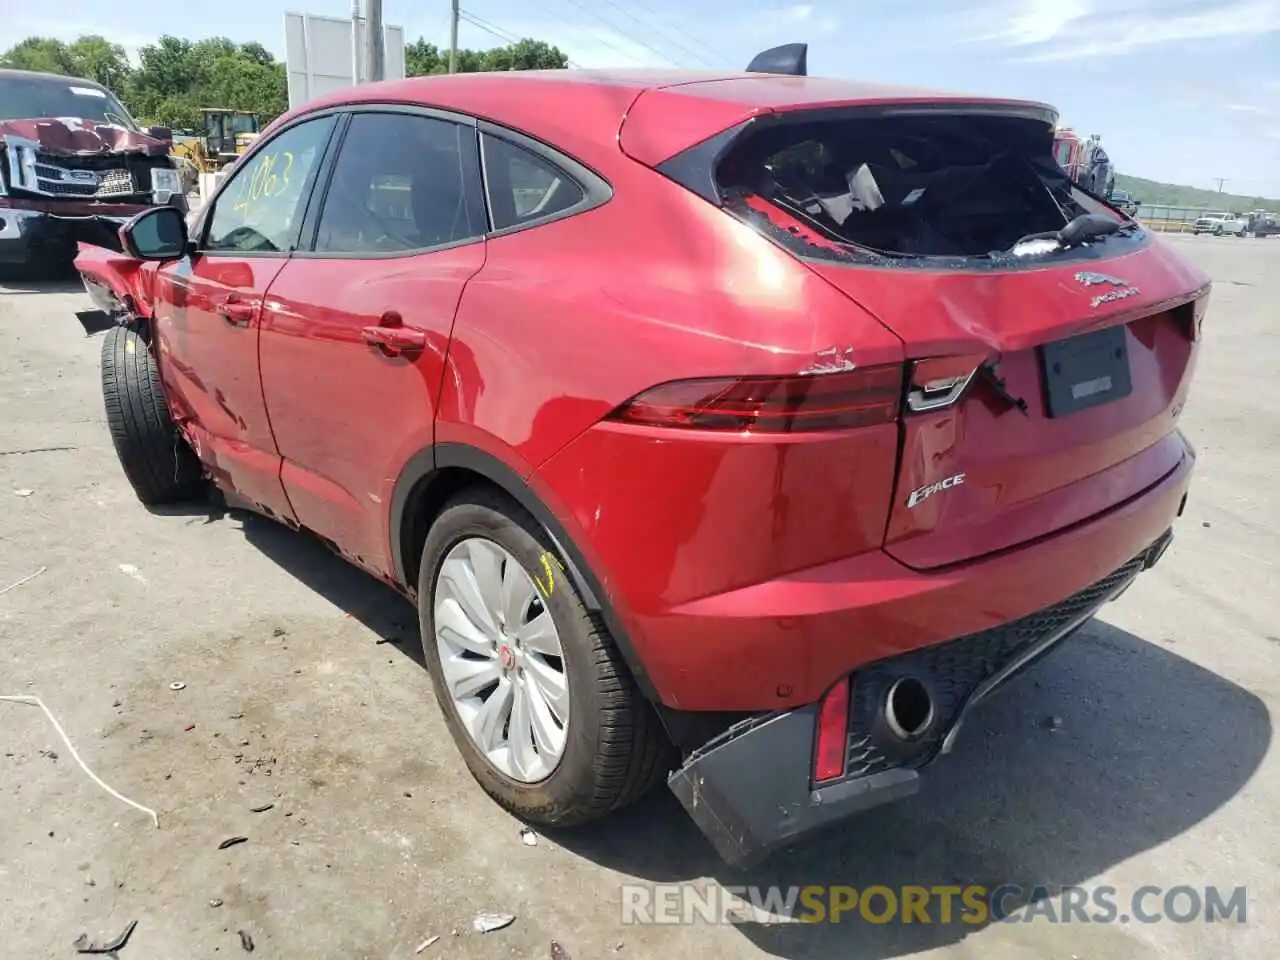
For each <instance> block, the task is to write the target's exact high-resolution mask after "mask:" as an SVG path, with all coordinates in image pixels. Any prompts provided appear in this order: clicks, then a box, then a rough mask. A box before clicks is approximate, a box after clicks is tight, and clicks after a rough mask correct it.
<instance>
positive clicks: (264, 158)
mask: <svg viewBox="0 0 1280 960" xmlns="http://www.w3.org/2000/svg"><path fill="white" fill-rule="evenodd" d="M333 123H334V118H333V117H331V116H330V117H319V118H317V119H315V120H309V121H307V122H305V123H300V124H298V125H297V126H295V127H291V128H289V129H288V130H286V131H285V132H284V133H282V134H280V135H279V136H277V137H274V138H272V140H271V142H270V143H268V144H265V145H264V146H263V148H262V149H261V150H259V151H258V152H257V153H255V154H254V155H253V156H252V157H251V158H250V159H249V160H248V162H247V163H245V164H244V165H243V166H240V165H239V164H237V168H236V170H235V172H234V173H233V174H232V175H231V182H230V183H228V184H227V188H226V189H225V190H224V191H223V192H222V193H221V194H220V195H219V197H218V203H217V206H216V207H215V208H214V210H213V215H212V218H211V219H210V221H209V231H208V233H207V234H206V235H205V243H204V249H206V250H238V251H241V252H243V253H277V252H281V251H285V250H288V249H289V246H290V244H291V243H292V242H293V238H294V233H295V231H296V230H297V229H298V224H299V221H300V220H301V218H302V214H303V210H304V209H305V208H306V198H307V195H308V194H309V193H310V190H311V182H312V181H313V180H314V179H315V174H316V166H317V164H319V162H320V156H321V154H322V153H323V152H324V146H325V143H326V142H327V141H328V139H329V131H330V130H331V129H332V128H333Z"/></svg>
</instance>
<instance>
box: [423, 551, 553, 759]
mask: <svg viewBox="0 0 1280 960" xmlns="http://www.w3.org/2000/svg"><path fill="white" fill-rule="evenodd" d="M433 602H434V604H435V608H434V612H435V616H434V625H435V642H436V648H437V651H438V653H439V656H440V668H441V674H442V679H443V680H444V685H445V687H446V689H447V690H448V692H449V696H450V697H451V698H452V699H453V704H454V708H455V709H456V711H457V714H458V717H459V719H460V720H461V721H462V725H463V727H464V728H465V729H466V731H467V733H468V735H469V736H470V737H471V741H472V743H474V744H475V746H476V747H477V749H479V750H480V752H481V753H482V754H484V756H485V757H486V758H487V759H488V760H489V762H490V763H491V764H493V765H494V766H495V767H496V768H497V769H498V770H499V771H501V772H502V773H503V774H505V775H506V776H508V777H510V778H511V779H513V780H517V781H520V782H521V783H536V782H538V781H540V780H545V779H546V778H547V777H549V776H550V775H551V773H552V772H553V771H554V770H555V768H556V766H557V765H558V764H559V762H560V758H561V757H562V756H563V754H564V748H565V742H566V736H567V733H568V728H569V684H568V676H567V674H566V672H565V662H564V650H563V648H562V647H561V644H560V634H559V632H558V631H557V630H556V625H555V621H554V620H552V618H551V611H550V610H548V609H547V607H546V605H545V604H544V602H543V598H542V595H541V594H540V593H539V591H538V589H537V587H536V586H535V584H534V581H533V578H532V577H531V576H530V575H529V574H528V573H527V572H526V571H525V569H524V567H522V566H521V565H520V562H519V561H518V560H516V558H515V557H513V556H512V555H511V553H510V552H508V551H507V550H506V549H505V548H504V547H502V546H500V545H499V544H497V543H495V542H493V541H492V540H488V539H485V538H483V537H469V538H467V539H465V540H462V541H460V542H459V543H457V544H455V545H454V546H453V548H452V549H450V550H449V552H448V553H447V554H446V555H445V558H444V561H443V562H442V563H441V565H440V570H439V571H438V573H437V574H436V582H435V592H434V596H433Z"/></svg>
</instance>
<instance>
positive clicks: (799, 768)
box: [668, 532, 1172, 866]
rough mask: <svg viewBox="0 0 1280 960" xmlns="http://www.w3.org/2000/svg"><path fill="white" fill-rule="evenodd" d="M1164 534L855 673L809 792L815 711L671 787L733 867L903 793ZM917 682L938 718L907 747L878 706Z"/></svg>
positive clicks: (710, 753) (713, 755)
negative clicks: (1068, 581)
mask: <svg viewBox="0 0 1280 960" xmlns="http://www.w3.org/2000/svg"><path fill="white" fill-rule="evenodd" d="M1171 539H1172V536H1171V534H1169V533H1167V532H1166V533H1165V534H1164V535H1163V536H1161V537H1160V539H1158V540H1157V541H1156V542H1155V543H1154V544H1152V545H1151V546H1150V547H1149V548H1148V549H1147V550H1145V551H1143V552H1142V553H1141V554H1139V555H1138V556H1137V557H1135V558H1134V559H1133V560H1131V561H1130V562H1129V563H1127V564H1125V565H1124V566H1123V567H1121V568H1120V569H1119V570H1116V571H1115V572H1114V573H1112V574H1110V575H1109V576H1107V577H1104V578H1103V579H1102V580H1100V581H1099V582H1098V583H1096V584H1093V585H1092V586H1090V587H1088V588H1086V589H1084V590H1082V591H1080V592H1079V593H1077V594H1075V595H1073V596H1071V597H1068V598H1067V599H1066V600H1064V601H1062V602H1061V603H1058V604H1055V605H1054V606H1052V607H1048V608H1046V609H1044V610H1040V611H1038V612H1036V613H1033V614H1031V615H1030V616H1027V617H1023V618H1021V619H1020V620H1015V621H1013V622H1011V623H1008V624H1004V625H1002V626H999V627H995V628H993V629H991V630H986V631H982V632H980V633H976V634H972V635H970V636H966V637H961V638H959V639H957V640H952V641H948V642H946V643H942V644H938V645H936V646H932V647H925V648H922V649H919V650H913V651H911V652H910V653H906V654H903V655H902V656H899V657H894V658H892V659H890V660H884V661H878V662H876V663H873V664H868V665H867V666H865V667H862V668H860V669H859V670H858V671H857V672H856V673H855V674H854V675H853V696H852V698H851V704H850V714H849V738H848V742H847V744H846V754H845V775H844V777H843V779H841V780H838V781H836V782H834V783H830V784H824V785H823V786H821V787H816V788H815V787H814V786H812V780H811V769H810V763H811V760H812V757H813V744H814V739H815V733H816V729H817V717H818V708H817V706H816V705H810V706H807V707H802V708H799V709H796V710H789V711H785V712H781V713H773V714H766V715H763V716H759V717H753V718H750V719H748V720H744V721H742V722H740V723H738V724H736V725H734V726H733V727H730V728H729V730H727V731H726V732H725V733H723V734H721V735H720V736H719V737H716V738H715V739H714V740H712V741H710V742H709V743H707V744H706V745H705V746H703V747H702V748H701V749H699V750H696V751H695V752H694V753H692V754H691V755H690V756H689V758H688V760H687V761H686V762H685V764H684V765H683V766H682V767H681V768H680V769H679V770H677V771H676V772H675V773H673V774H672V775H671V777H670V778H669V780H668V785H669V786H670V788H671V790H672V792H673V793H675V795H676V796H677V797H678V798H679V800H680V802H681V804H682V805H683V806H684V808H685V810H686V811H687V812H688V813H689V815H690V816H691V817H692V818H693V820H694V822H695V823H696V824H697V825H698V828H699V829H700V830H701V831H702V832H703V834H704V835H705V836H706V837H707V839H708V840H710V841H711V844H712V845H713V846H714V847H715V849H716V851H717V852H718V853H719V854H720V856H721V857H722V858H723V859H724V860H725V861H726V862H728V863H730V864H732V865H735V866H741V865H744V864H747V863H750V862H752V861H754V860H758V859H760V858H762V857H764V856H765V855H767V854H768V853H769V852H770V851H772V850H774V849H776V848H778V847H780V846H783V845H785V844H787V843H789V842H791V841H793V840H795V839H797V838H799V837H800V836H802V835H803V834H806V833H809V832H810V831H812V830H816V829H818V828H820V827H823V826H826V825H827V824H830V823H833V822H835V821H838V820H841V819H844V818H845V817H848V816H850V815H851V814H855V813H859V812H861V811H863V810H866V809H868V808H870V807H874V806H877V805H879V804H882V803H888V802H892V801H894V800H899V799H901V798H903V797H906V796H909V795H911V794H913V793H915V792H916V791H917V789H918V788H919V781H920V771H921V770H922V769H923V768H924V767H926V766H927V765H928V764H929V763H931V762H932V761H933V760H934V759H935V758H936V757H937V756H938V755H939V754H941V753H945V752H947V751H948V750H949V749H950V748H951V745H952V742H953V741H954V739H955V736H956V733H957V732H958V731H959V729H960V725H961V723H962V721H963V720H964V718H965V717H966V716H967V715H968V713H969V711H971V710H972V709H973V708H974V707H976V706H977V705H978V704H979V703H980V702H982V701H983V700H984V699H986V697H987V696H989V695H990V694H991V693H992V692H994V691H995V690H996V689H998V688H999V687H1001V686H1003V685H1004V684H1005V683H1007V682H1008V681H1009V680H1010V679H1012V678H1013V677H1014V676H1016V675H1017V674H1019V673H1021V672H1022V671H1023V670H1024V669H1026V668H1027V667H1028V666H1030V665H1031V664H1032V663H1035V662H1036V661H1037V660H1039V659H1040V657H1042V656H1043V655H1044V654H1046V653H1048V652H1049V650H1051V649H1052V648H1054V647H1055V646H1057V645H1058V644H1059V643H1060V642H1061V641H1062V640H1063V639H1065V638H1066V637H1068V636H1070V635H1071V634H1072V633H1074V632H1075V631H1076V630H1077V629H1079V628H1080V627H1081V626H1083V625H1084V624H1085V623H1086V622H1088V620H1089V619H1090V618H1091V617H1092V616H1093V614H1094V613H1096V612H1097V610H1098V609H1099V608H1100V607H1101V606H1102V605H1103V604H1105V603H1107V602H1108V601H1110V600H1112V599H1114V598H1115V597H1117V596H1119V595H1120V594H1121V593H1123V592H1124V590H1125V589H1126V588H1127V587H1128V585H1129V584H1130V583H1131V582H1132V581H1133V579H1134V578H1135V577H1136V576H1137V575H1138V574H1139V573H1140V572H1142V571H1143V570H1145V569H1149V568H1150V566H1151V565H1153V564H1154V563H1155V562H1156V561H1157V560H1159V559H1160V557H1161V556H1162V555H1163V554H1164V551H1165V549H1166V548H1167V547H1168V545H1169V541H1170V540H1171ZM903 676H913V677H917V678H919V679H921V681H922V683H924V684H925V685H926V686H927V688H928V689H929V690H930V692H931V695H932V698H933V703H934V705H935V716H936V720H935V722H934V723H933V725H932V726H931V728H930V729H929V730H928V732H927V734H925V735H924V736H921V737H919V738H918V739H916V740H914V741H913V742H910V743H907V742H903V741H897V742H895V741H894V740H893V738H892V737H887V736H886V733H885V729H886V728H885V724H884V722H883V711H882V707H881V705H882V704H883V702H884V693H885V691H886V689H888V687H889V686H890V685H891V684H892V682H893V681H894V680H896V679H898V678H900V677H903Z"/></svg>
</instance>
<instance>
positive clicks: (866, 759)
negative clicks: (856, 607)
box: [845, 554, 1146, 779]
mask: <svg viewBox="0 0 1280 960" xmlns="http://www.w3.org/2000/svg"><path fill="white" fill-rule="evenodd" d="M1145 559H1146V555H1145V554H1143V555H1141V556H1138V557H1135V558H1134V559H1133V560H1130V561H1129V562H1128V563H1126V564H1125V565H1124V566H1123V567H1121V568H1120V569H1119V570H1116V571H1115V572H1114V573H1112V574H1110V575H1109V576H1107V577H1104V578H1103V579H1102V580H1099V581H1098V582H1097V583H1095V584H1093V585H1092V586H1090V587H1086V588H1085V589H1084V590H1081V591H1080V592H1079V593H1077V594H1075V595H1073V596H1071V597H1068V598H1067V599H1066V600H1063V601H1062V602H1061V603H1057V604H1054V605H1053V606H1051V607H1046V608H1045V609H1043V610H1038V611H1036V612H1035V613H1032V614H1029V615H1027V616H1025V617H1023V618H1022V619H1020V620H1014V621H1013V622H1011V623H1006V624H1003V625H1002V626H999V627H993V628H992V629H990V630H983V631H982V632H980V633H974V634H970V635H969V636H966V637H960V638H958V639H956V640H949V641H947V642H946V643H940V644H935V645H934V646H931V647H924V648H921V649H919V650H913V651H911V652H910V653H905V654H903V655H901V656H898V657H894V658H892V659H889V660H881V661H878V662H876V663H872V664H869V665H868V666H865V667H863V668H862V669H860V670H859V671H858V672H857V673H855V674H854V675H853V696H852V698H851V701H850V704H849V739H848V745H847V753H846V761H845V763H846V765H845V779H853V778H858V777H865V776H870V775H871V774H874V773H879V772H881V771H883V770H887V769H890V768H891V767H897V766H919V765H921V764H923V763H926V762H928V761H929V760H930V759H932V757H933V756H934V754H935V753H936V752H937V750H938V748H939V747H940V746H941V744H942V739H943V737H944V736H945V735H946V732H947V731H948V730H950V729H951V727H952V725H953V724H954V723H955V722H956V719H957V718H958V716H959V714H960V711H961V709H962V708H963V706H964V704H965V702H966V701H967V700H968V699H969V697H970V696H972V695H973V692H974V691H975V690H976V689H977V688H978V685H979V684H981V683H982V682H983V681H984V680H986V679H987V678H989V677H992V676H994V675H995V674H996V673H997V672H998V671H999V670H1000V669H1001V668H1002V667H1004V666H1006V665H1008V664H1009V663H1011V662H1013V661H1014V660H1015V659H1016V658H1018V657H1019V656H1021V655H1022V654H1024V653H1026V652H1027V651H1029V650H1031V649H1032V648H1033V647H1034V646H1035V645H1036V644H1037V643H1039V642H1040V641H1042V640H1046V639H1048V638H1049V637H1051V636H1052V635H1053V634H1055V633H1056V632H1058V631H1060V630H1062V629H1063V628H1064V627H1067V626H1069V625H1070V624H1071V623H1073V622H1075V621H1077V620H1079V619H1080V618H1081V617H1083V616H1085V615H1087V614H1092V613H1093V611H1095V610H1097V609H1098V608H1099V607H1101V606H1102V604H1103V603H1105V602H1106V599H1107V598H1108V597H1109V596H1111V595H1112V594H1113V593H1114V592H1115V591H1116V590H1117V589H1118V588H1119V587H1120V586H1121V585H1123V584H1124V583H1125V582H1126V581H1127V580H1130V579H1132V578H1133V577H1134V576H1135V575H1137V573H1138V572H1139V571H1140V570H1141V569H1142V566H1143V563H1144V562H1145ZM907 674H911V675H915V676H917V677H921V678H924V679H925V680H926V681H927V682H928V683H929V685H930V687H931V689H932V692H933V695H934V709H935V711H936V712H937V722H936V723H935V724H934V725H933V729H932V732H931V733H929V734H928V735H927V736H926V739H925V741H924V742H922V743H921V744H920V745H919V748H918V750H917V752H916V753H915V755H914V756H913V758H912V759H911V760H910V761H909V762H900V761H898V762H895V761H894V760H892V759H891V758H890V757H888V756H886V755H885V753H884V752H883V751H882V750H881V749H880V747H879V746H877V744H876V742H875V737H874V736H873V734H872V729H873V724H874V722H875V719H876V716H877V715H878V713H879V711H880V708H881V706H882V704H883V699H884V696H885V693H886V691H887V690H888V688H889V686H890V685H891V684H892V683H893V681H894V680H895V679H897V678H898V677H901V676H903V675H907Z"/></svg>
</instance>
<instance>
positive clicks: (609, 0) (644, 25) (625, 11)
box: [597, 0, 716, 67]
mask: <svg viewBox="0 0 1280 960" xmlns="http://www.w3.org/2000/svg"><path fill="white" fill-rule="evenodd" d="M597 2H599V3H601V4H602V5H604V6H607V7H612V8H613V9H615V10H617V11H618V12H619V13H621V14H622V15H623V16H624V17H626V18H627V19H628V20H630V21H631V22H632V23H634V24H636V25H638V26H639V27H641V28H642V29H646V30H648V31H649V32H650V33H652V34H653V35H654V36H656V37H658V38H659V39H660V40H662V41H663V42H665V43H669V44H671V45H672V46H675V47H678V48H680V49H681V50H683V51H684V52H685V53H687V54H689V56H691V57H693V58H694V59H695V60H701V61H702V62H703V63H705V64H706V65H707V66H709V67H714V66H716V64H715V62H714V61H711V60H708V59H707V58H706V57H704V56H703V55H702V54H700V53H698V51H696V50H691V49H690V48H689V47H686V46H685V45H684V44H683V43H682V42H681V41H680V40H677V39H674V38H672V37H669V36H666V35H664V34H662V33H660V32H659V31H657V30H656V29H654V27H653V26H652V25H650V24H647V23H646V22H645V21H643V20H641V19H640V18H639V17H637V16H636V15H635V14H633V13H632V12H631V11H630V10H628V9H627V8H626V7H620V6H618V5H617V4H616V3H613V2H612V0H597Z"/></svg>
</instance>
